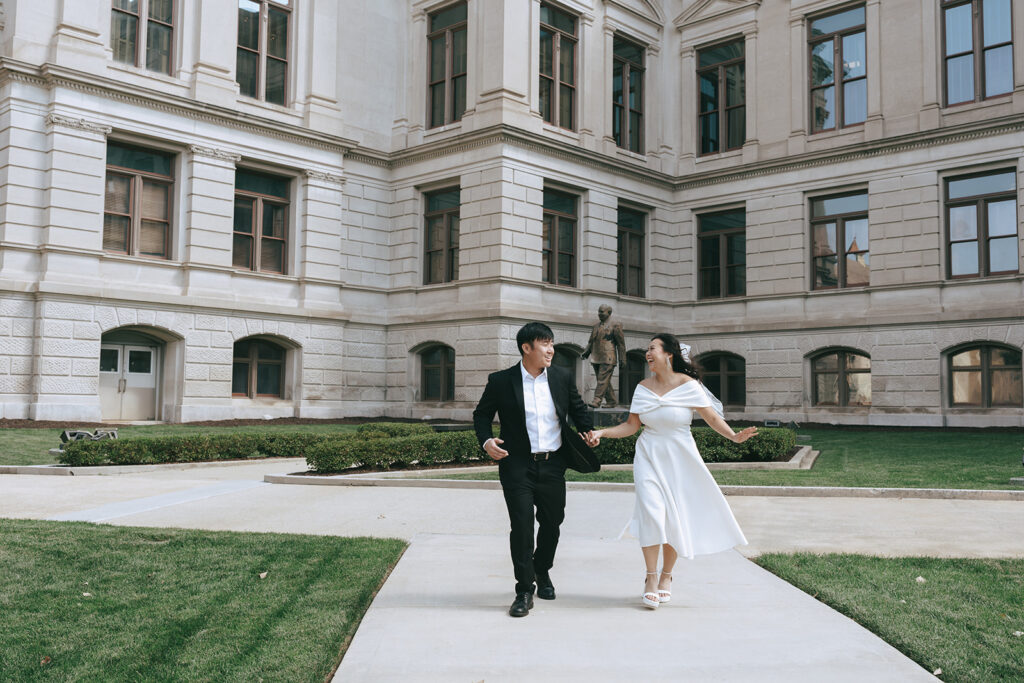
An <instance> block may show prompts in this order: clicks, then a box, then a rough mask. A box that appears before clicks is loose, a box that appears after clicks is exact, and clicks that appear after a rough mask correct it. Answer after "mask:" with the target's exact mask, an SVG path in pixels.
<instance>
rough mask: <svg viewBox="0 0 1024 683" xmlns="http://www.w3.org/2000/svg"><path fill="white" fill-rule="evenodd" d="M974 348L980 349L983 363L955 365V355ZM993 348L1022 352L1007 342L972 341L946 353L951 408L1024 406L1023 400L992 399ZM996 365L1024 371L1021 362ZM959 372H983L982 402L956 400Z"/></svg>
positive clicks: (984, 408) (948, 397)
mask: <svg viewBox="0 0 1024 683" xmlns="http://www.w3.org/2000/svg"><path fill="white" fill-rule="evenodd" d="M974 350H977V351H979V359H980V361H981V363H980V364H979V365H977V366H974V365H961V366H954V365H953V357H954V356H959V355H960V354H962V353H966V352H968V351H974ZM993 350H1000V351H1012V352H1014V353H1016V354H1018V355H1020V354H1021V350H1020V349H1017V348H1014V347H1012V346H1009V345H1006V344H996V343H991V342H975V343H971V344H966V345H963V346H959V347H956V348H954V349H951V350H950V351H949V352H947V354H946V373H947V374H946V377H947V379H948V380H949V390H948V391H947V392H946V396H947V399H948V400H949V407H950V408H968V409H970V408H974V409H983V410H989V409H992V408H1021V407H1024V402H1022V403H994V402H993V401H992V398H993V397H992V374H993V366H992V351H993ZM1022 361H1024V358H1022ZM995 367H996V368H998V369H1001V370H1017V371H1018V372H1024V370H1022V367H1021V365H1019V364H1018V365H999V366H995ZM957 372H962V373H966V372H979V373H980V374H981V403H957V402H956V401H955V391H956V386H955V383H954V382H953V376H954V374H955V373H957Z"/></svg>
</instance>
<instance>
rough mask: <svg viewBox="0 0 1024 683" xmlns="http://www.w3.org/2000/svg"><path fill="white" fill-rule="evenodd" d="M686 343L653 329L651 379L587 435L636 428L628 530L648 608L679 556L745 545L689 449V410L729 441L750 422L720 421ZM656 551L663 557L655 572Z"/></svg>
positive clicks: (663, 593) (747, 432) (739, 439)
mask: <svg viewBox="0 0 1024 683" xmlns="http://www.w3.org/2000/svg"><path fill="white" fill-rule="evenodd" d="M689 348H690V347H688V346H686V345H682V346H681V345H680V344H679V341H678V340H677V339H676V338H675V337H674V336H672V335H671V334H659V335H656V336H655V337H654V338H653V339H652V340H651V343H650V344H649V345H648V347H647V365H648V367H650V369H651V373H652V374H653V377H650V378H648V379H645V380H644V381H642V382H641V383H640V384H639V385H637V388H636V391H635V392H634V393H633V403H632V405H631V406H630V408H629V419H628V420H626V421H625V422H623V423H622V424H620V425H617V426H615V427H611V428H609V429H599V430H595V431H594V432H593V436H592V438H591V441H590V444H591V445H592V446H596V445H597V444H598V443H599V442H600V439H601V438H602V437H604V438H610V439H620V438H622V437H625V436H630V435H632V434H635V433H636V431H637V430H638V429H639V428H640V425H641V424H643V426H644V431H643V433H642V434H641V435H640V437H639V438H638V439H637V442H636V457H635V458H634V460H633V481H634V482H635V488H636V505H635V508H634V512H633V522H632V531H633V535H635V536H636V537H637V538H638V539H639V540H640V546H641V550H643V554H644V562H645V564H646V565H647V576H646V579H645V582H644V593H643V596H642V598H643V604H644V605H645V606H647V607H649V608H651V609H655V608H657V607H658V605H659V604H662V603H667V602H669V601H670V600H671V599H672V590H671V586H672V569H673V567H674V566H675V563H676V559H677V557H678V556H679V555H683V556H684V557H687V558H690V559H692V558H693V557H694V556H695V555H708V554H711V553H717V552H721V551H723V550H728V549H729V548H732V547H733V546H737V545H746V543H747V539H746V538H744V537H743V532H742V531H740V527H739V525H738V524H737V523H736V519H735V518H734V517H733V515H732V511H731V510H730V509H729V504H728V503H726V502H725V496H723V495H722V491H721V489H719V488H718V484H717V483H716V482H715V480H714V477H712V476H711V473H710V472H709V471H708V468H707V466H706V465H705V464H704V460H703V459H702V458H701V456H700V453H698V452H697V445H696V444H695V443H694V441H693V436H692V435H691V434H690V421H691V420H692V418H693V413H694V411H696V412H697V413H698V414H699V415H700V416H701V417H702V418H703V419H704V421H705V422H706V423H707V424H708V426H710V427H711V428H712V429H714V430H715V431H716V432H718V433H719V434H721V435H722V436H724V437H725V438H727V439H729V440H730V441H733V442H735V443H743V442H744V441H746V440H747V439H749V438H750V437H752V436H754V435H755V434H757V428H756V427H748V428H747V429H744V430H743V431H741V432H739V433H736V432H734V431H733V430H732V429H731V428H730V427H729V425H727V424H726V423H725V420H724V419H723V417H722V404H721V403H720V402H719V401H718V399H716V398H715V397H714V396H713V395H712V394H711V392H710V391H708V389H707V387H705V386H704V385H703V384H702V383H701V382H700V373H699V370H698V368H697V367H696V366H695V364H694V363H693V362H691V361H690V359H689V353H688V352H689ZM659 555H663V562H662V569H661V575H660V576H659V575H658V558H659Z"/></svg>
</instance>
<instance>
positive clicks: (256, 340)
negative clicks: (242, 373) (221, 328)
mask: <svg viewBox="0 0 1024 683" xmlns="http://www.w3.org/2000/svg"><path fill="white" fill-rule="evenodd" d="M240 342H251V343H250V344H249V353H248V354H247V355H245V356H235V355H234V352H232V357H231V365H232V374H233V372H234V366H235V365H238V364H240V363H245V364H246V365H247V366H248V367H247V369H246V375H247V377H248V379H247V387H246V392H245V393H244V394H243V393H237V392H234V391H232V392H231V396H232V398H284V385H285V377H284V369H285V360H286V359H287V357H288V349H286V348H285V347H283V346H281V345H280V344H276V343H274V342H272V341H269V340H267V339H263V338H261V337H246V338H245V339H239V340H238V341H236V342H235V348H237V345H238V344H239V343H240ZM260 342H262V343H264V344H272V345H273V346H276V347H277V348H279V349H280V350H281V356H282V358H281V360H277V359H268V358H264V359H261V358H260V357H259V348H260ZM232 351H233V350H232ZM260 365H279V366H281V375H280V377H281V386H280V387H279V389H280V391H278V393H276V394H257V393H256V386H257V377H258V373H259V366H260Z"/></svg>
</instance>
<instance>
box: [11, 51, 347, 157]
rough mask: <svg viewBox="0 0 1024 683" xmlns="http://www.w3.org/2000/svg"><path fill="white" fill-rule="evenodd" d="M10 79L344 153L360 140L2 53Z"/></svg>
mask: <svg viewBox="0 0 1024 683" xmlns="http://www.w3.org/2000/svg"><path fill="white" fill-rule="evenodd" d="M7 79H16V80H19V81H22V82H27V83H33V84H35V85H40V86H43V87H49V88H53V87H65V88H71V89H73V90H79V91H82V92H86V93H92V94H96V95H101V96H103V97H105V98H108V99H111V100H118V101H121V102H125V103H128V104H133V105H137V106H143V107H147V108H150V109H156V110H161V111H166V112H169V113H172V114H177V115H180V116H187V117H189V118H193V119H197V120H202V121H209V122H212V123H215V124H218V125H227V126H231V127H232V128H236V129H239V130H244V131H247V132H250V133H254V134H256V135H262V136H268V137H273V138H278V139H281V140H286V141H289V142H294V143H298V144H302V145H309V146H313V147H317V148H319V149H324V150H328V151H332V152H339V153H342V154H344V153H345V152H347V151H348V150H350V149H352V148H353V147H355V146H356V144H357V142H356V141H355V140H351V139H348V138H342V137H339V136H336V135H330V134H328V133H322V132H318V131H315V130H311V129H309V128H305V127H303V126H301V125H296V124H291V123H286V122H283V121H274V120H271V119H268V118H264V117H262V116H255V115H253V114H247V113H244V112H240V111H237V110H235V109H230V108H227V107H221V106H218V105H214V104H209V103H207V102H200V101H197V100H194V99H192V98H189V97H182V96H179V95H171V94H167V93H164V92H160V91H158V90H155V89H151V88H144V87H141V86H137V85H133V84H131V83H126V82H124V81H120V80H115V79H111V78H107V77H105V76H98V75H96V74H91V73H86V72H83V71H77V70H74V69H68V68H66V67H62V66H57V65H55V64H44V65H43V66H42V67H37V66H35V65H33V64H29V63H27V62H22V61H20V60H16V59H11V58H9V57H2V58H0V82H3V81H4V80H7Z"/></svg>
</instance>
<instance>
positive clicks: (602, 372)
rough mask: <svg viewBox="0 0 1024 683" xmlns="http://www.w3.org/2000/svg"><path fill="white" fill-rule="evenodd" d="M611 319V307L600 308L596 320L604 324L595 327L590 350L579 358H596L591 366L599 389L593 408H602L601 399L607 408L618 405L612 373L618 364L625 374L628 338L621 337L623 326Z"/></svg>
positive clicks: (588, 347)
mask: <svg viewBox="0 0 1024 683" xmlns="http://www.w3.org/2000/svg"><path fill="white" fill-rule="evenodd" d="M611 316H612V307H611V306H609V305H608V304H602V305H601V307H600V308H598V309H597V317H598V318H599V319H600V320H601V322H599V323H598V324H596V325H594V329H593V330H592V331H591V332H590V341H589V342H587V348H586V349H585V350H584V351H583V353H582V354H581V355H580V357H581V358H583V359H586V358H587V356H590V355H593V359H592V360H591V361H590V364H591V365H593V366H594V374H596V375H597V388H596V389H594V400H593V401H591V403H590V405H591V406H593V407H594V408H599V407H600V406H601V401H602V400H603V401H604V402H605V405H607V406H615V405H618V401H617V400H616V399H615V390H614V389H613V388H612V372H613V371H614V370H615V366H616V365H618V366H619V372H620V374H621V373H623V372H625V371H626V339H625V337H624V336H623V335H622V325H620V324H619V323H618V322H617V321H614V320H612V319H611Z"/></svg>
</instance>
